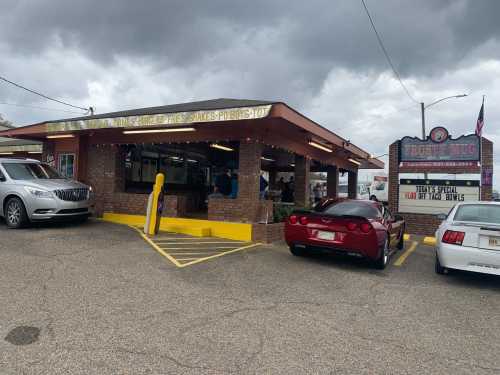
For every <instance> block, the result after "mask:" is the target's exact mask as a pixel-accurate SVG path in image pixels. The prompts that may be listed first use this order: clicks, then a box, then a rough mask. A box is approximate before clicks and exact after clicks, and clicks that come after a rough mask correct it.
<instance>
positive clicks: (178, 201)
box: [87, 145, 187, 217]
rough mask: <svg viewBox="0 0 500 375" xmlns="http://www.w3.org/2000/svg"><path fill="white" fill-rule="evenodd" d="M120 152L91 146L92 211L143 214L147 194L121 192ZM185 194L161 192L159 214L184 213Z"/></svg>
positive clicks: (122, 172)
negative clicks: (93, 197)
mask: <svg viewBox="0 0 500 375" xmlns="http://www.w3.org/2000/svg"><path fill="white" fill-rule="evenodd" d="M123 160H124V155H123V154H122V151H121V148H120V147H118V146H110V145H107V146H99V147H97V146H91V147H89V153H88V170H87V178H88V181H89V183H90V185H91V186H92V187H93V189H94V196H95V205H96V207H95V211H96V215H97V216H102V214H103V212H115V213H123V214H135V215H145V214H146V207H147V202H148V194H134V193H125V192H124V189H125V163H123ZM186 206H187V198H186V197H185V196H177V195H165V200H164V210H163V216H170V217H178V216H184V215H185V213H186V212H185V210H186Z"/></svg>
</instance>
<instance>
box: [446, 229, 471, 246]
mask: <svg viewBox="0 0 500 375" xmlns="http://www.w3.org/2000/svg"><path fill="white" fill-rule="evenodd" d="M464 237H465V233H464V232H457V231H454V230H447V231H446V232H444V235H443V238H442V241H443V242H444V243H451V244H453V245H462V242H463V241H464Z"/></svg>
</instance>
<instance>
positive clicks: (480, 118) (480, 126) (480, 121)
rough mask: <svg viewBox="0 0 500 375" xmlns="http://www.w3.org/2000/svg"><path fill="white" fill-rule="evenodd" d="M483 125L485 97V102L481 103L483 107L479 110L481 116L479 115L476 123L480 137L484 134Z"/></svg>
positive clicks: (477, 133)
mask: <svg viewBox="0 0 500 375" xmlns="http://www.w3.org/2000/svg"><path fill="white" fill-rule="evenodd" d="M483 126H484V98H483V104H481V109H480V110H479V116H478V117H477V123H476V135H477V136H478V137H480V136H481V135H482V134H483Z"/></svg>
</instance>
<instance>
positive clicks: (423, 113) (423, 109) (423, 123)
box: [420, 102, 425, 141]
mask: <svg viewBox="0 0 500 375" xmlns="http://www.w3.org/2000/svg"><path fill="white" fill-rule="evenodd" d="M420 110H421V111H422V140H423V141H425V105H424V103H423V102H422V103H420Z"/></svg>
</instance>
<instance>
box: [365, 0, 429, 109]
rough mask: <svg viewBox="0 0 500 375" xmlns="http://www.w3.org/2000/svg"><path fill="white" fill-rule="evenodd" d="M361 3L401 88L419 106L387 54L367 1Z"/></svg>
mask: <svg viewBox="0 0 500 375" xmlns="http://www.w3.org/2000/svg"><path fill="white" fill-rule="evenodd" d="M361 2H362V3H363V7H364V8H365V11H366V15H367V16H368V18H369V19H370V23H371V25H372V28H373V31H374V32H375V35H376V36H377V40H378V43H379V45H380V48H381V49H382V52H383V53H384V55H385V57H386V59H387V62H388V63H389V65H390V66H391V69H392V72H393V73H394V75H395V76H396V78H397V80H398V81H399V83H400V84H401V87H403V89H404V90H405V92H406V95H408V97H409V98H410V99H411V100H412V101H414V102H415V103H417V104H419V101H418V100H416V99H415V98H414V97H413V96H412V95H411V94H410V92H409V91H408V88H407V87H406V86H405V84H404V83H403V80H402V79H401V77H400V75H399V73H398V71H397V70H396V68H395V67H394V64H393V63H392V60H391V57H390V56H389V53H388V52H387V50H386V49H385V47H384V43H383V42H382V38H381V37H380V35H379V33H378V31H377V28H376V27H375V24H374V23H373V19H372V16H371V15H370V12H369V11H368V8H367V6H366V4H365V0H361Z"/></svg>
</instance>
